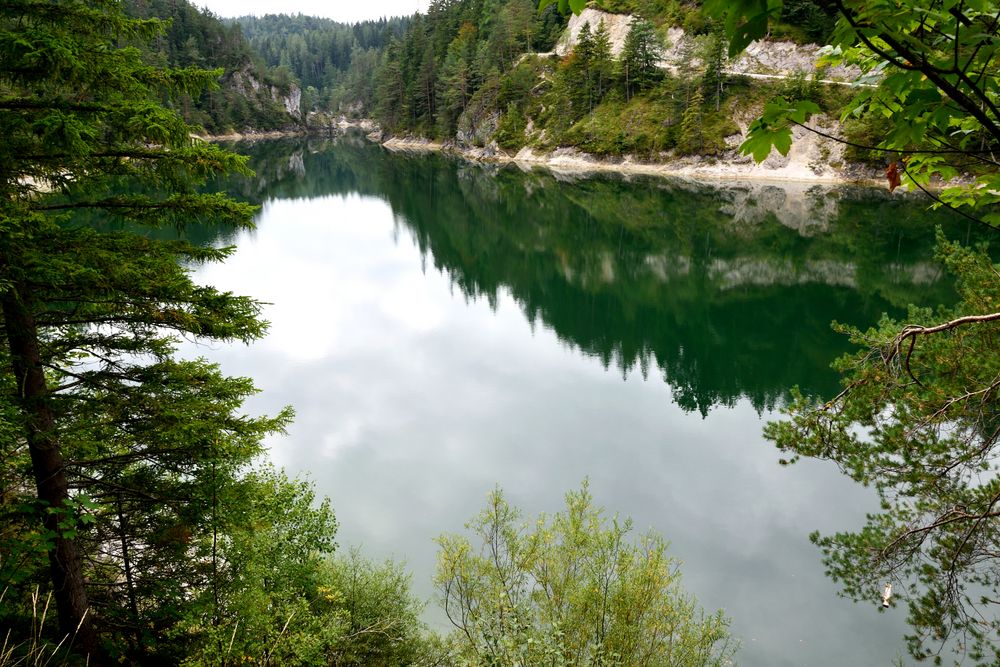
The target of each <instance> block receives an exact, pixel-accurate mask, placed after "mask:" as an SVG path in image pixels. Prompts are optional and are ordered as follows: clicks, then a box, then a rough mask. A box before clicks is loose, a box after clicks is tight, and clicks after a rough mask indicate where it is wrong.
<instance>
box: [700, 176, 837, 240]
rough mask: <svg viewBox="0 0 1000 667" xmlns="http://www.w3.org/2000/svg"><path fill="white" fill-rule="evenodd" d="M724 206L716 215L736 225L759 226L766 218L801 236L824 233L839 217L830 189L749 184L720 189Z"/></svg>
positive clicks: (789, 184) (793, 185)
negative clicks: (719, 214)
mask: <svg viewBox="0 0 1000 667" xmlns="http://www.w3.org/2000/svg"><path fill="white" fill-rule="evenodd" d="M721 192H722V193H724V196H725V199H726V200H727V201H726V203H725V204H723V205H722V206H720V207H719V212H720V213H724V214H725V215H728V216H730V217H731V218H732V221H733V223H734V224H735V225H737V226H738V225H743V224H758V223H760V222H763V220H764V218H766V217H767V216H768V215H773V216H774V217H775V218H776V219H777V220H778V222H780V223H781V224H782V225H784V226H785V227H788V228H789V229H794V230H795V231H797V232H798V233H799V234H800V235H801V236H815V235H816V234H820V233H823V232H826V231H827V230H829V228H830V222H831V221H833V220H835V219H836V218H837V215H838V208H837V198H836V196H835V194H834V191H833V188H830V187H822V186H816V185H813V186H807V185H804V184H796V183H787V184H783V185H782V186H780V187H779V186H776V185H768V184H763V183H749V184H746V185H741V186H739V187H733V188H725V189H721Z"/></svg>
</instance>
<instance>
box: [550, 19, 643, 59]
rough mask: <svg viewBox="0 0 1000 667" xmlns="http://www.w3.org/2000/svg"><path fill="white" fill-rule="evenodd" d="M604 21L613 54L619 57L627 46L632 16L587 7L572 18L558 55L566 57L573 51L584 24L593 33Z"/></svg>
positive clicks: (559, 45) (560, 43) (557, 46)
mask: <svg viewBox="0 0 1000 667" xmlns="http://www.w3.org/2000/svg"><path fill="white" fill-rule="evenodd" d="M602 21H603V22H604V27H605V28H606V29H607V31H608V37H609V38H610V42H611V54H612V55H614V56H617V55H618V54H619V53H621V52H622V47H623V46H625V36H626V35H627V34H628V28H629V25H630V24H631V23H632V15H631V14H609V13H607V12H602V11H601V10H599V9H593V8H591V7H587V8H586V9H584V10H583V11H582V12H580V13H579V14H574V15H573V16H571V17H570V19H569V24H568V25H567V26H566V31H565V32H564V33H563V36H562V37H560V38H559V42H558V43H557V44H556V48H555V52H556V55H559V56H564V55H566V54H567V53H569V52H570V51H572V50H573V47H574V46H576V44H577V43H578V42H579V41H580V30H581V29H582V28H583V24H585V23H589V24H590V32H591V33H593V32H594V31H596V30H597V26H598V25H600V24H601V22H602Z"/></svg>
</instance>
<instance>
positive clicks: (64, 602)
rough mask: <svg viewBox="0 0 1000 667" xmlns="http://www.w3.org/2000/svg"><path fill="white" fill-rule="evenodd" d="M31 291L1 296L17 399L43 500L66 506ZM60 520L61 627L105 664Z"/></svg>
mask: <svg viewBox="0 0 1000 667" xmlns="http://www.w3.org/2000/svg"><path fill="white" fill-rule="evenodd" d="M0 261H2V259H0ZM3 263H4V264H6V262H3ZM4 268H6V267H4ZM26 296H27V295H26V294H25V291H24V290H18V289H17V288H8V289H7V290H5V291H4V292H3V293H2V295H0V308H2V311H3V319H4V325H5V328H6V331H7V344H8V346H9V347H10V356H11V368H10V370H11V371H13V374H14V378H15V379H16V381H17V398H18V402H19V404H20V409H21V412H22V415H23V416H24V418H25V419H24V422H25V437H26V440H27V443H28V451H29V453H30V454H31V470H32V472H33V473H34V476H35V485H36V487H37V490H38V499H39V500H40V501H42V505H43V507H44V508H62V507H64V506H65V505H66V501H67V500H69V481H68V480H67V479H66V472H65V470H64V469H63V457H62V452H61V451H60V450H59V442H58V440H57V438H56V435H55V425H56V421H55V413H54V412H53V410H52V405H51V403H50V402H49V395H48V387H47V386H46V382H45V372H44V369H43V367H42V358H41V353H40V350H39V345H38V329H37V327H36V326H35V319H34V316H33V315H32V313H31V310H30V309H29V306H28V304H27V303H26ZM59 520H60V516H59V514H58V513H52V512H46V513H45V515H44V518H43V526H44V529H45V532H46V533H47V534H49V535H54V536H55V537H54V539H53V541H52V546H51V547H50V548H49V569H50V572H51V575H52V592H53V595H54V596H55V599H56V609H57V610H58V613H59V629H60V632H61V633H62V634H64V635H68V636H69V637H73V636H74V635H75V637H76V639H75V640H74V645H75V646H76V647H77V648H78V650H80V651H82V652H83V653H85V654H87V655H88V656H89V658H90V661H89V662H90V664H91V665H96V664H100V662H102V661H101V660H100V657H101V654H100V642H99V638H98V636H97V633H96V631H95V630H94V626H93V624H92V623H91V619H90V618H89V614H88V609H89V604H88V602H87V591H86V589H85V588H84V582H83V566H82V562H81V560H80V553H79V551H78V550H77V545H76V542H75V541H74V540H72V539H68V538H66V537H63V536H62V531H60V529H59V526H58V523H59ZM67 643H68V642H67Z"/></svg>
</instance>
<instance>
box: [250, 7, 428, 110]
mask: <svg viewBox="0 0 1000 667" xmlns="http://www.w3.org/2000/svg"><path fill="white" fill-rule="evenodd" d="M409 24H410V19H409V18H405V17H393V18H389V19H386V18H382V19H379V20H377V21H363V22H361V23H355V24H351V25H349V24H346V23H338V22H336V21H331V20H330V19H323V18H316V17H312V16H303V15H301V14H299V15H296V16H289V15H287V14H278V15H275V14H268V15H267V16H263V17H255V16H243V17H240V18H239V19H236V20H235V21H234V22H233V24H231V25H232V27H233V28H234V29H235V28H236V27H237V25H238V27H239V28H242V30H243V34H244V35H246V38H247V40H248V41H249V43H250V46H251V48H253V49H254V51H255V53H257V54H259V56H260V57H261V58H262V60H263V62H264V63H265V64H266V65H267V66H268V67H275V68H278V69H279V71H281V72H291V73H292V74H293V75H294V76H295V77H296V78H297V79H298V81H299V83H300V85H301V86H302V91H303V102H302V106H303V109H305V110H313V109H322V110H331V109H333V110H335V109H340V108H343V109H344V110H345V111H346V110H348V109H350V108H351V107H352V105H354V107H353V108H354V111H355V112H360V111H361V110H362V109H364V108H371V106H372V104H373V102H374V98H373V94H374V90H373V84H374V77H375V72H376V70H377V69H378V67H379V66H380V65H381V63H382V54H383V52H384V51H385V48H386V47H387V46H388V45H389V43H390V41H391V40H392V39H398V38H400V37H402V36H403V34H404V33H405V32H406V30H407V28H408V27H409Z"/></svg>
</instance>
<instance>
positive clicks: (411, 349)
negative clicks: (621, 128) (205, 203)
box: [196, 139, 972, 665]
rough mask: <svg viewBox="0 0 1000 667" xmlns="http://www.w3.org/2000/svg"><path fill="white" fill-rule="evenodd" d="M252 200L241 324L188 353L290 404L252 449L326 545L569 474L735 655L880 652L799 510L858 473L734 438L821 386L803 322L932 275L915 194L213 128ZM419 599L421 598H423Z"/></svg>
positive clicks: (420, 576) (847, 317)
mask: <svg viewBox="0 0 1000 667" xmlns="http://www.w3.org/2000/svg"><path fill="white" fill-rule="evenodd" d="M240 149H241V150H245V151H247V152H248V153H249V154H250V155H251V156H252V157H253V163H254V168H255V169H256V170H257V173H258V175H257V177H256V178H255V179H253V180H246V181H240V182H236V183H231V184H228V185H227V188H228V189H230V190H231V191H233V192H234V193H238V194H240V195H242V196H244V197H247V198H249V199H252V200H255V201H259V202H262V203H263V204H264V207H263V210H262V213H261V215H260V217H259V221H258V224H259V226H258V230H257V231H256V232H254V233H253V234H246V235H243V236H240V237H237V238H236V239H233V240H229V241H227V242H233V243H235V244H236V245H237V246H238V251H237V253H236V255H235V256H234V257H233V258H232V260H231V261H230V262H228V263H227V264H226V265H225V266H222V267H209V268H206V269H203V270H202V274H203V276H202V278H203V279H204V280H206V281H208V282H212V283H214V284H217V285H219V286H221V287H225V288H227V289H232V290H233V291H237V292H241V293H244V294H251V295H253V296H256V297H258V298H260V299H263V300H265V301H268V302H270V303H271V304H272V305H271V306H270V307H269V308H268V310H267V313H266V316H267V317H268V319H269V320H271V322H272V328H271V333H270V335H269V336H268V338H267V339H265V340H264V341H262V342H260V343H258V344H256V345H254V346H252V347H250V348H244V347H236V346H234V347H231V348H229V347H227V348H220V349H214V350H209V351H207V352H206V350H204V349H203V348H199V349H197V352H196V353H199V354H208V356H210V357H212V358H213V359H217V360H219V361H220V362H221V363H223V367H224V369H225V370H226V371H227V372H229V373H234V374H237V373H238V374H245V375H250V376H252V377H254V378H255V379H256V380H257V382H258V384H259V385H260V386H261V388H262V389H263V390H264V393H263V394H262V396H261V397H260V399H259V400H257V401H256V402H255V403H254V404H253V406H252V409H261V410H274V409H275V408H276V407H277V406H280V405H284V404H288V403H290V404H292V405H293V406H294V407H295V408H296V411H297V415H298V417H297V420H296V423H295V425H294V426H293V428H292V429H291V431H290V433H289V434H288V436H286V437H284V438H282V439H280V440H276V441H275V442H273V443H272V451H273V458H274V460H275V461H276V462H277V463H279V464H281V465H284V466H286V468H288V470H289V471H290V472H292V473H303V472H304V473H308V474H309V475H311V477H312V479H313V480H314V481H315V482H316V484H317V487H318V488H319V490H320V491H321V492H322V493H325V494H327V495H329V496H330V497H331V498H332V499H333V502H334V507H335V508H336V509H337V511H338V516H339V518H340V521H341V523H342V528H341V533H340V538H339V542H340V544H341V545H343V546H346V545H348V544H360V545H362V546H363V547H364V549H365V551H366V552H368V553H369V554H371V555H374V556H379V557H380V556H394V557H397V558H405V559H406V560H407V562H408V564H409V566H410V569H411V570H412V572H413V576H414V587H415V589H416V590H417V591H418V592H419V593H420V594H421V595H424V596H426V597H428V598H429V597H431V595H432V591H431V584H430V578H431V575H432V572H433V558H434V553H435V546H434V543H433V541H432V540H433V538H434V537H435V536H437V535H438V534H440V533H441V532H445V531H458V530H461V528H462V525H463V523H464V521H465V520H467V519H468V518H470V517H471V516H472V515H473V514H474V513H475V512H476V511H477V510H478V508H479V507H480V506H481V505H482V503H483V500H484V498H485V495H486V494H487V492H488V491H489V490H490V489H491V488H492V487H493V486H494V485H495V484H499V485H501V486H503V487H504V489H505V490H506V491H507V492H508V495H509V496H510V498H511V500H512V501H513V502H514V503H516V504H518V505H520V506H521V507H522V508H523V509H525V510H526V512H528V513H532V514H533V513H537V512H539V511H543V510H545V511H554V510H556V509H558V507H559V505H560V502H561V495H562V493H563V492H565V491H567V490H569V489H571V488H575V487H577V486H578V485H579V483H580V481H581V480H582V479H583V478H584V477H589V478H590V479H591V485H592V490H593V492H594V495H595V497H596V498H597V500H598V501H599V502H600V503H601V504H603V505H605V506H606V507H608V508H609V510H612V511H617V512H620V513H622V514H625V515H630V516H632V517H633V518H634V519H635V522H636V525H637V526H638V527H640V528H645V527H647V526H651V527H653V528H655V529H656V530H658V531H659V532H661V533H662V534H664V535H665V536H666V537H667V538H668V539H669V540H671V542H672V552H673V554H674V555H675V556H676V557H677V558H679V559H681V560H682V561H683V562H684V564H683V573H684V581H685V585H686V586H687V588H688V589H689V590H690V591H691V592H692V593H694V594H695V595H696V596H697V597H698V599H699V600H700V602H701V603H702V604H703V605H705V606H706V607H710V608H718V607H722V608H725V609H726V611H727V613H728V614H729V615H730V616H731V617H732V619H733V629H734V632H735V634H736V635H737V636H738V638H740V640H741V641H742V643H743V648H742V650H741V651H740V653H739V662H740V664H744V665H845V664H857V665H867V664H873V665H876V664H888V663H889V662H890V661H891V660H892V659H893V658H894V657H895V656H896V655H897V654H898V653H901V652H902V651H903V647H902V643H901V641H900V639H901V635H902V633H903V631H904V630H905V619H904V616H905V612H904V610H903V609H901V608H900V609H892V610H890V612H889V613H881V612H879V611H877V610H876V607H875V605H874V604H865V605H861V604H859V605H855V604H853V603H851V602H848V601H845V600H841V599H838V598H837V597H836V595H835V593H836V587H835V586H834V585H833V584H832V583H831V582H829V581H827V580H826V579H825V578H824V576H823V572H822V566H821V564H820V562H819V555H818V552H816V551H815V550H814V549H813V547H812V546H811V545H810V544H809V543H808V539H807V535H808V533H809V532H810V531H811V530H814V529H819V530H822V531H832V530H842V529H848V528H852V527H856V526H858V525H860V523H861V521H862V519H863V516H864V512H865V511H866V510H870V509H874V498H873V496H872V495H871V494H870V493H868V492H867V491H866V490H865V489H861V488H857V487H856V486H854V485H852V484H851V483H850V482H849V481H847V480H845V479H843V478H842V477H841V476H840V475H839V474H838V473H837V471H836V470H835V469H834V468H832V467H830V466H825V465H820V464H817V463H815V462H805V463H803V464H801V465H799V466H795V467H793V468H791V469H785V468H782V467H780V466H779V465H778V464H777V458H778V456H777V453H776V452H775V451H774V450H773V449H772V447H771V446H770V445H769V443H767V442H765V441H763V440H762V438H761V437H760V430H761V426H762V424H763V422H764V421H766V420H768V419H771V418H774V417H775V414H774V410H775V409H776V408H777V407H780V405H781V404H782V402H783V401H784V400H785V397H786V396H787V393H788V390H789V388H790V387H791V386H793V385H799V386H800V387H802V388H803V389H804V390H805V391H807V392H810V393H814V394H819V395H828V394H831V393H832V392H835V391H836V388H837V377H836V376H835V375H834V374H833V373H832V372H831V371H830V370H829V368H828V366H829V363H830V362H831V361H832V360H833V359H834V358H835V357H836V356H837V355H839V354H841V353H842V352H844V351H846V350H847V349H848V346H847V343H846V341H845V340H844V339H843V337H841V336H840V335H838V334H835V333H833V332H832V331H831V330H830V322H831V321H832V320H837V321H840V322H847V323H852V324H858V325H864V324H866V323H872V322H874V321H875V320H876V319H877V318H878V317H879V316H880V315H881V313H883V312H889V313H891V314H895V315H900V314H901V313H902V312H903V309H904V307H905V305H906V304H907V303H910V302H914V303H919V304H933V303H938V302H942V301H948V300H950V299H951V298H952V292H951V286H950V284H949V282H948V280H947V279H946V278H945V277H944V276H942V275H941V273H940V271H939V269H938V268H937V265H936V264H934V262H933V259H932V257H933V247H932V246H933V237H934V228H935V225H937V224H943V225H944V226H945V230H946V232H947V233H948V234H949V235H951V236H953V237H954V236H957V237H961V238H963V239H964V238H966V237H967V236H968V235H969V234H970V233H971V231H972V230H969V229H968V228H967V226H966V224H965V223H964V222H961V223H959V222H955V221H949V220H947V219H946V218H945V217H944V216H942V215H940V214H932V213H929V212H928V211H927V210H926V206H925V204H924V203H923V202H921V201H919V200H916V201H915V200H908V199H905V198H903V197H900V196H889V195H888V194H887V193H883V192H876V191H870V190H863V189H840V190H832V189H829V188H818V187H809V186H802V185H798V186H796V185H791V186H787V187H786V186H775V185H766V184H752V185H751V184H727V185H725V186H724V187H716V186H712V185H705V184H695V183H691V182H680V181H678V182H674V181H666V180H662V179H650V178H636V179H624V178H614V177H594V178H570V177H557V176H554V175H552V174H551V173H549V172H544V171H535V172H528V173H525V172H523V171H521V170H519V169H517V168H515V167H504V168H493V167H483V166H477V165H472V164H468V163H464V162H462V161H458V160H454V159H451V158H447V157H443V156H440V155H394V154H391V153H388V152H386V151H384V150H383V149H381V148H380V147H378V146H374V145H370V144H368V143H366V142H364V141H360V140H355V139H342V140H339V141H337V142H333V143H330V142H325V143H299V142H271V143H261V144H256V145H250V146H240ZM427 618H428V620H429V621H430V622H432V623H434V624H437V623H439V622H440V621H441V615H440V614H439V613H438V612H436V611H435V609H434V608H433V606H432V607H431V608H429V610H428V613H427Z"/></svg>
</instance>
